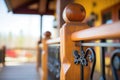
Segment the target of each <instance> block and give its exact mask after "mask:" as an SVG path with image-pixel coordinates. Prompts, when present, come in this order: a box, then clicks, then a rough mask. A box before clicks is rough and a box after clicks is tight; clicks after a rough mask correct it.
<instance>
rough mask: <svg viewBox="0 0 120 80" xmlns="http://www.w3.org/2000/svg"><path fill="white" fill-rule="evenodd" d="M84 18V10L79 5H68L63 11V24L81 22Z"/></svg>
mask: <svg viewBox="0 0 120 80" xmlns="http://www.w3.org/2000/svg"><path fill="white" fill-rule="evenodd" d="M85 16H86V11H85V8H84V7H83V6H82V5H81V4H77V3H72V4H68V5H67V6H66V7H65V9H64V11H63V19H64V20H65V22H71V21H73V22H75V21H76V22H82V21H83V20H84V18H85Z"/></svg>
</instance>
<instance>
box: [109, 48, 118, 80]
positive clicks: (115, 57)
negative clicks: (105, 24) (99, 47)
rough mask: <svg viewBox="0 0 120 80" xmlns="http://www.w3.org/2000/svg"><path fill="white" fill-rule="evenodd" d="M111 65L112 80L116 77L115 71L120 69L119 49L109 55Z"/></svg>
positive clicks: (116, 79) (115, 79)
mask: <svg viewBox="0 0 120 80" xmlns="http://www.w3.org/2000/svg"><path fill="white" fill-rule="evenodd" d="M111 67H112V72H113V77H114V80H120V79H118V75H117V71H120V49H117V50H115V51H113V53H112V57H111Z"/></svg>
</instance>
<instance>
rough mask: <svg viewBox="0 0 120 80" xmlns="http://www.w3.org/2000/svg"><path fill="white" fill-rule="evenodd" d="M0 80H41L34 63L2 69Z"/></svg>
mask: <svg viewBox="0 0 120 80" xmlns="http://www.w3.org/2000/svg"><path fill="white" fill-rule="evenodd" d="M0 80H40V79H39V74H38V73H37V72H36V68H35V64H34V63H27V64H22V65H18V66H6V67H4V68H0Z"/></svg>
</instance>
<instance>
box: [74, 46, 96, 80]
mask: <svg viewBox="0 0 120 80" xmlns="http://www.w3.org/2000/svg"><path fill="white" fill-rule="evenodd" d="M73 55H74V57H75V60H74V63H75V64H81V65H82V66H88V62H91V63H92V69H91V74H90V80H92V78H93V73H94V68H95V64H96V55H95V51H94V50H93V49H92V48H87V49H86V51H85V52H84V50H83V49H82V50H81V55H80V54H79V52H78V51H77V50H74V52H73Z"/></svg>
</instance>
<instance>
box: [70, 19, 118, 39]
mask: <svg viewBox="0 0 120 80" xmlns="http://www.w3.org/2000/svg"><path fill="white" fill-rule="evenodd" d="M111 38H120V21H118V22H115V23H113V24H106V25H102V26H100V27H93V28H89V29H85V30H80V31H78V32H74V33H73V34H72V36H71V39H72V40H73V41H80V40H95V39H111Z"/></svg>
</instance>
